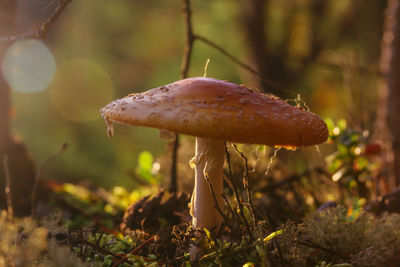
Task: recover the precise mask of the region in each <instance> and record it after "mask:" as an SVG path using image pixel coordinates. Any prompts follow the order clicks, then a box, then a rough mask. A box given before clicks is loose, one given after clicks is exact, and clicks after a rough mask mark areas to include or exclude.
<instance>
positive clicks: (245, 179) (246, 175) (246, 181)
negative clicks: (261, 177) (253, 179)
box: [232, 144, 257, 227]
mask: <svg viewBox="0 0 400 267" xmlns="http://www.w3.org/2000/svg"><path fill="white" fill-rule="evenodd" d="M232 146H233V148H234V149H235V151H236V152H237V153H238V154H239V155H240V156H241V157H242V158H243V160H244V168H245V172H244V175H243V185H244V187H245V188H246V191H247V200H248V201H249V204H250V209H251V214H252V215H253V223H254V227H255V226H256V224H257V218H256V214H255V212H256V210H255V208H254V204H253V198H252V196H251V191H250V186H249V168H248V164H247V158H246V156H245V155H244V154H243V152H241V151H240V150H239V149H238V148H237V146H236V145H235V144H232Z"/></svg>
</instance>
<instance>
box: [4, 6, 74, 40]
mask: <svg viewBox="0 0 400 267" xmlns="http://www.w3.org/2000/svg"><path fill="white" fill-rule="evenodd" d="M71 2H72V0H64V1H60V3H59V5H58V6H57V8H56V9H55V10H54V12H53V14H51V16H50V17H49V18H48V19H47V20H46V21H45V22H43V23H42V25H40V27H39V29H38V30H37V31H36V32H31V33H26V34H19V35H13V36H6V37H2V38H0V42H14V41H17V40H20V39H28V38H39V39H44V38H46V36H47V34H48V32H49V30H50V28H51V26H53V24H54V23H55V22H56V21H57V19H58V17H59V16H60V15H61V14H62V12H63V11H64V9H65V8H66V7H67V6H68V4H69V3H71Z"/></svg>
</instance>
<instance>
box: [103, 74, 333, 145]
mask: <svg viewBox="0 0 400 267" xmlns="http://www.w3.org/2000/svg"><path fill="white" fill-rule="evenodd" d="M101 114H102V116H103V118H104V119H105V120H106V122H107V124H108V125H110V124H111V123H112V122H116V123H121V124H127V125H138V126H147V127H154V128H159V129H164V130H168V131H172V132H176V133H182V134H187V135H193V136H198V137H203V138H214V139H222V140H227V141H231V142H238V143H251V144H265V145H270V146H290V147H298V146H307V145H314V144H319V143H323V142H325V141H326V139H327V138H328V129H327V126H326V124H325V123H324V122H323V121H322V120H321V119H320V118H319V117H318V116H317V115H315V114H314V113H312V112H309V111H306V110H304V109H302V108H301V107H295V106H292V105H290V104H288V103H287V102H285V101H283V100H281V99H280V98H278V97H276V96H273V95H266V94H262V93H258V92H255V91H253V90H250V89H248V88H246V87H244V86H241V85H237V84H234V83H230V82H226V81H221V80H217V79H213V78H204V77H194V78H188V79H183V80H179V81H176V82H174V83H171V84H169V85H165V86H161V87H157V88H154V89H151V90H148V91H147V92H144V93H137V94H130V95H128V96H126V97H124V98H121V99H117V100H114V101H112V102H111V103H110V104H108V105H107V106H106V107H104V108H103V109H101Z"/></svg>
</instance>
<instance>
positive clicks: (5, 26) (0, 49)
mask: <svg viewBox="0 0 400 267" xmlns="http://www.w3.org/2000/svg"><path fill="white" fill-rule="evenodd" d="M16 7H17V1H16V0H2V1H0V36H8V35H11V34H12V29H13V28H14V27H13V26H14V24H15V17H16ZM7 47H8V43H7V42H4V43H0V63H1V62H2V60H3V55H4V52H5V50H6V49H7ZM0 66H1V64H0ZM0 68H1V67H0ZM10 107H11V105H10V89H9V87H8V84H7V83H6V82H5V81H4V79H3V76H2V75H0V160H1V162H3V157H4V155H5V154H6V151H7V150H8V146H9V144H10V139H11V135H10ZM1 165H2V164H1ZM0 170H2V167H0Z"/></svg>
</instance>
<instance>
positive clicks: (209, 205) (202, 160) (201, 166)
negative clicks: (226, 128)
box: [191, 137, 225, 230]
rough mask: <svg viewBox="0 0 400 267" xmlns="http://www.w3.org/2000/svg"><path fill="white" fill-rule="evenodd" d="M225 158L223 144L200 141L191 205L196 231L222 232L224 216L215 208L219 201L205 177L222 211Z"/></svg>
mask: <svg viewBox="0 0 400 267" xmlns="http://www.w3.org/2000/svg"><path fill="white" fill-rule="evenodd" d="M224 156H225V144H224V141H223V140H216V139H207V138H200V137H197V138H196V155H195V156H194V158H193V159H192V160H191V164H192V166H193V167H194V169H195V171H196V174H195V185H194V190H193V195H192V203H191V215H192V224H193V226H194V227H196V228H198V227H200V228H202V227H205V228H207V229H212V228H216V229H217V230H218V228H219V227H220V225H221V222H222V216H221V214H220V213H219V212H218V210H217V209H216V208H215V207H214V206H215V200H214V198H213V195H212V193H211V190H210V186H209V184H208V182H207V180H206V178H205V177H204V176H207V178H208V180H209V181H210V183H211V186H212V189H213V191H214V195H215V198H216V200H217V203H218V206H219V207H220V208H221V209H222V206H223V205H222V203H223V202H222V196H221V195H222V185H223V177H222V175H223V165H224Z"/></svg>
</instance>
